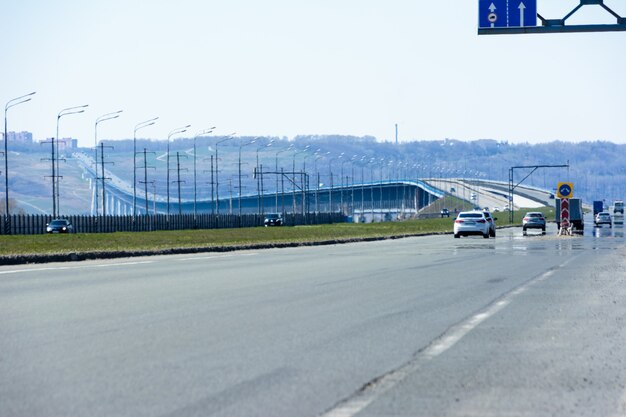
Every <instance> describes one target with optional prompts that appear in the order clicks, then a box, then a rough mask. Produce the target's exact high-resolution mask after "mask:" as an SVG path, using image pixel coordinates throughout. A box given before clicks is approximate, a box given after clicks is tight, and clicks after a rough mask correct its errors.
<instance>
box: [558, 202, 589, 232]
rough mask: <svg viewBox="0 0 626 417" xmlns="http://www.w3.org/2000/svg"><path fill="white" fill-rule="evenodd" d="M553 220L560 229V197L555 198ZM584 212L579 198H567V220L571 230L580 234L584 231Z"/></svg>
mask: <svg viewBox="0 0 626 417" xmlns="http://www.w3.org/2000/svg"><path fill="white" fill-rule="evenodd" d="M554 201H555V202H556V212H555V220H556V225H557V228H558V229H559V230H561V199H560V198H557V199H555V200H554ZM584 217H585V213H584V212H583V202H582V200H581V199H580V198H570V199H569V222H570V224H571V227H572V231H573V232H575V233H580V234H582V233H583V232H584V231H585V218H584Z"/></svg>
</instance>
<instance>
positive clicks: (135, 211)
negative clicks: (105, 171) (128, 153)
mask: <svg viewBox="0 0 626 417" xmlns="http://www.w3.org/2000/svg"><path fill="white" fill-rule="evenodd" d="M157 120H158V117H155V118H153V119H150V120H146V121H145V122H141V123H137V125H135V131H134V133H133V220H134V219H135V217H136V216H137V131H138V130H139V129H143V128H144V127H148V126H152V125H153V124H155V123H156V121H157ZM144 152H145V149H144ZM144 159H145V158H144ZM146 214H148V211H147V210H146Z"/></svg>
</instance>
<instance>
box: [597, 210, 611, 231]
mask: <svg viewBox="0 0 626 417" xmlns="http://www.w3.org/2000/svg"><path fill="white" fill-rule="evenodd" d="M593 222H594V224H595V226H596V227H600V226H601V225H603V224H608V225H609V227H612V226H613V224H612V222H611V213H609V212H607V211H602V212H600V213H598V214H596V218H595V219H594V220H593Z"/></svg>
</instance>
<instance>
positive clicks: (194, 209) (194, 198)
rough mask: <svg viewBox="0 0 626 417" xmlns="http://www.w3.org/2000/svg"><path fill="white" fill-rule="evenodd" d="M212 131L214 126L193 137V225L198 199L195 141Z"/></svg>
mask: <svg viewBox="0 0 626 417" xmlns="http://www.w3.org/2000/svg"><path fill="white" fill-rule="evenodd" d="M213 129H215V126H213V127H210V128H208V129H204V130H202V131H200V132H198V133H197V134H196V136H194V137H193V221H194V223H195V221H196V215H197V212H196V204H197V198H198V189H197V183H196V139H198V138H199V137H200V136H203V135H206V134H209V133H211V132H213ZM194 226H195V224H194Z"/></svg>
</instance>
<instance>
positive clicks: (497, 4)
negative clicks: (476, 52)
mask: <svg viewBox="0 0 626 417" xmlns="http://www.w3.org/2000/svg"><path fill="white" fill-rule="evenodd" d="M578 1H579V3H578V5H577V6H576V7H575V8H574V9H573V10H572V11H570V12H569V13H568V14H567V15H565V17H563V18H561V19H546V18H544V17H543V16H541V15H540V14H539V12H538V9H537V0H478V34H479V35H502V34H519V33H563V32H613V31H626V17H623V16H620V15H619V14H618V13H616V12H615V11H613V10H612V9H611V8H610V7H608V6H607V5H606V4H605V3H604V0H578ZM588 5H597V6H600V7H602V8H603V9H604V10H605V11H606V12H607V13H608V14H610V15H611V16H612V17H613V18H615V20H616V21H615V24H604V25H599V24H589V25H567V24H566V21H567V19H569V18H570V17H572V16H573V15H574V14H575V13H576V12H578V11H579V10H580V9H581V8H582V7H583V6H588ZM537 19H539V21H540V22H541V25H537Z"/></svg>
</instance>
